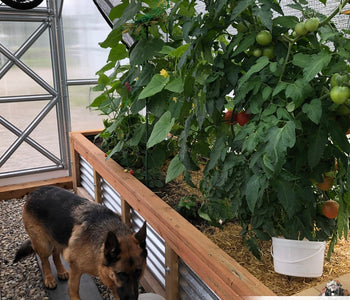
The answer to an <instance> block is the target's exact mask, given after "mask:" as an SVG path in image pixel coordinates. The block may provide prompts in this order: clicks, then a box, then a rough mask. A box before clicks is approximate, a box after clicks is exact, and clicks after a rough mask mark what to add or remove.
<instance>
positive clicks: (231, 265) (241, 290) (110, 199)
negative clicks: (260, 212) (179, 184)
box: [70, 131, 274, 299]
mask: <svg viewBox="0 0 350 300" xmlns="http://www.w3.org/2000/svg"><path fill="white" fill-rule="evenodd" d="M97 133H98V132H97V131H87V132H83V133H82V132H73V133H71V135H70V141H71V157H72V161H73V167H72V177H73V187H74V189H75V190H76V191H78V192H79V190H80V189H79V188H80V187H84V190H85V191H87V192H88V193H89V194H90V196H92V197H93V198H94V199H95V201H98V202H100V203H103V204H105V205H106V206H108V207H110V208H112V209H113V210H114V211H116V212H118V213H121V215H122V217H123V220H124V221H125V222H126V223H127V224H131V225H132V226H133V227H134V228H137V227H138V226H140V225H141V224H142V221H143V219H145V220H146V221H147V223H148V240H147V244H148V248H149V253H150V255H149V259H148V271H147V272H146V274H145V277H144V280H143V282H142V284H143V286H144V288H145V289H146V290H147V289H149V290H150V291H153V292H156V293H159V294H162V295H163V296H166V298H167V299H184V298H188V297H190V298H191V299H194V298H196V297H198V298H200V299H218V298H219V299H236V298H237V299H238V298H242V297H244V296H261V295H264V296H272V295H274V293H273V292H272V291H271V290H270V289H269V288H267V287H266V286H265V285H264V284H263V283H262V282H261V281H259V280H258V279H256V278H255V277H254V276H253V275H252V274H251V273H249V272H248V271H247V270H246V269H245V268H244V267H242V266H241V265H240V264H238V263H237V262H236V261H235V260H234V259H233V258H231V257H230V256H229V255H227V254H226V253H225V252H224V251H223V250H222V249H220V248H219V247H218V246H217V245H215V244H214V243H213V242H212V241H210V240H209V239H208V238H207V237H206V236H205V235H204V234H202V233H201V232H200V231H199V230H198V229H197V228H195V227H194V226H193V225H191V224H190V223H189V222H188V221H187V220H185V219H184V218H183V217H182V216H181V215H179V214H178V213H177V212H176V211H175V210H174V209H172V208H171V207H170V206H169V205H168V204H166V203H165V202H164V201H163V200H162V199H160V198H159V197H158V196H157V195H156V194H155V193H153V192H152V191H151V190H149V189H148V188H147V187H145V186H144V185H143V184H142V183H141V182H140V181H138V180H137V179H136V178H134V177H133V176H132V175H131V174H129V173H125V172H124V169H123V168H122V167H121V166H120V165H118V164H117V163H116V162H115V161H113V160H111V159H109V160H107V161H106V160H105V154H104V153H103V151H101V150H100V149H99V148H98V147H97V146H95V145H94V144H93V143H92V142H90V141H89V140H88V139H87V138H86V137H85V136H89V135H95V134H97ZM80 192H81V190H80Z"/></svg>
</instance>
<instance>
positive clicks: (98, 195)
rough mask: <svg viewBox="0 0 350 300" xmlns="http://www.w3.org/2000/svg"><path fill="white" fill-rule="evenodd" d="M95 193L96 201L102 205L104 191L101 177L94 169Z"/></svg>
mask: <svg viewBox="0 0 350 300" xmlns="http://www.w3.org/2000/svg"><path fill="white" fill-rule="evenodd" d="M93 173H94V192H95V201H96V202H97V203H100V204H101V203H102V189H101V186H102V184H101V175H100V174H99V173H97V172H96V170H95V169H94V171H93Z"/></svg>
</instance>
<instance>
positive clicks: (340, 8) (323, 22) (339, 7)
mask: <svg viewBox="0 0 350 300" xmlns="http://www.w3.org/2000/svg"><path fill="white" fill-rule="evenodd" d="M347 3H348V0H343V1H341V2H340V4H339V6H338V7H337V8H336V9H335V10H334V11H333V12H332V13H331V14H330V15H329V16H328V17H327V18H326V19H324V20H323V21H322V22H320V25H319V27H321V26H323V25H325V24H327V23H328V22H329V21H330V20H332V19H333V18H334V17H335V16H336V15H337V14H338V13H340V12H341V10H342V9H343V7H344V6H345V5H346V4H347Z"/></svg>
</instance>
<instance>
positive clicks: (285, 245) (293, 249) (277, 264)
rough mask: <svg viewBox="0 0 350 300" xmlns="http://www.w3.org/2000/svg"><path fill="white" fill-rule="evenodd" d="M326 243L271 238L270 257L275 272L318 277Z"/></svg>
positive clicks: (320, 274) (320, 273) (321, 269)
mask: <svg viewBox="0 0 350 300" xmlns="http://www.w3.org/2000/svg"><path fill="white" fill-rule="evenodd" d="M325 249H326V242H314V241H308V240H303V241H298V240H288V239H285V238H276V237H273V238H272V247H271V255H272V257H273V264H274V269H275V272H277V273H280V274H284V275H289V276H297V277H320V276H322V273H323V263H324V252H325Z"/></svg>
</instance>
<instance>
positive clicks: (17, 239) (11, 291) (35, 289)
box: [0, 199, 114, 300]
mask: <svg viewBox="0 0 350 300" xmlns="http://www.w3.org/2000/svg"><path fill="white" fill-rule="evenodd" d="M24 202H25V200H24V199H11V200H0V293H1V294H0V299H1V300H10V299H11V300H12V299H13V300H32V299H40V300H48V299H49V298H48V294H47V292H46V290H45V287H44V283H43V279H42V276H41V272H40V269H39V266H38V263H37V261H36V259H35V256H34V255H32V256H28V257H27V258H25V259H23V260H21V261H20V262H18V263H16V264H13V263H12V261H13V259H14V257H15V253H16V250H17V249H18V247H19V246H20V245H21V244H22V242H24V241H25V240H26V239H28V235H27V234H26V232H25V231H24V227H23V223H22V208H23V205H24ZM95 282H96V284H97V287H98V288H99V290H100V292H101V295H102V297H103V299H104V300H112V299H114V298H113V296H112V295H111V292H110V290H109V289H108V288H106V287H105V286H104V285H103V284H102V283H101V281H100V280H99V279H98V278H95Z"/></svg>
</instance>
